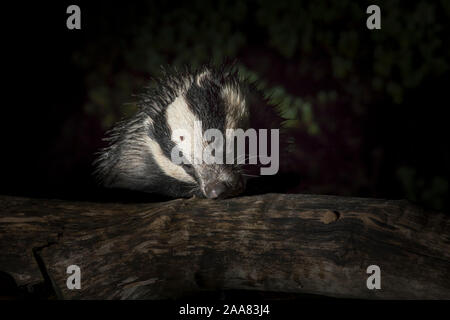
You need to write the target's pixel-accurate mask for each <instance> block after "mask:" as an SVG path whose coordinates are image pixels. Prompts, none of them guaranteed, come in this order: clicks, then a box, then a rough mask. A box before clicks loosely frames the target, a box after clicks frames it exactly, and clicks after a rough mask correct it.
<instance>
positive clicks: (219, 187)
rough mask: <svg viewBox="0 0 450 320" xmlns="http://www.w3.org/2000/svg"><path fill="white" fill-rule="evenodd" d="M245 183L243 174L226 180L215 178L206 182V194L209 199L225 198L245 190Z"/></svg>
mask: <svg viewBox="0 0 450 320" xmlns="http://www.w3.org/2000/svg"><path fill="white" fill-rule="evenodd" d="M244 189H245V184H244V179H243V178H242V176H241V175H234V176H232V177H231V178H230V179H227V180H226V181H221V180H213V181H210V182H209V183H207V184H206V186H205V190H204V194H205V197H206V198H208V199H223V198H228V197H232V196H236V195H238V194H240V193H242V192H244Z"/></svg>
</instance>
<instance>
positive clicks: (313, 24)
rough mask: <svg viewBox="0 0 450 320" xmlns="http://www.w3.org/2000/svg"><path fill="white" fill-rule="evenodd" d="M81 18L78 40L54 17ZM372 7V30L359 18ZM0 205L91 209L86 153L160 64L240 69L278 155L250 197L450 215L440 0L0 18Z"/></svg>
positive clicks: (8, 11) (129, 5) (449, 12)
mask: <svg viewBox="0 0 450 320" xmlns="http://www.w3.org/2000/svg"><path fill="white" fill-rule="evenodd" d="M70 4H78V5H79V6H80V7H81V24H82V29H81V30H67V28H66V19H67V17H68V14H66V8H67V7H68V5H70ZM370 4H378V5H379V6H380V8H381V16H382V20H381V25H382V29H381V30H368V29H367V28H366V19H367V17H368V14H366V8H367V6H368V5H370ZM2 13H3V14H2V16H1V19H0V20H1V30H2V39H1V41H2V55H3V57H4V58H3V59H2V60H3V68H2V77H3V80H4V81H3V84H2V87H3V90H2V98H3V99H2V116H1V128H2V132H1V134H2V140H3V148H2V151H1V152H2V153H1V158H2V164H1V184H0V193H1V194H11V195H21V196H34V197H57V198H67V199H80V200H83V199H89V200H95V199H96V197H97V194H98V193H97V192H98V190H97V189H96V187H95V184H94V183H93V180H92V178H91V173H92V166H91V163H92V160H93V153H94V152H95V151H96V150H97V149H98V148H99V147H100V146H103V143H102V141H101V138H102V136H103V135H104V133H105V131H106V130H107V129H108V128H110V127H111V126H112V124H113V123H114V122H115V121H117V120H118V119H120V118H122V117H124V116H127V115H129V114H131V113H132V112H133V111H134V110H135V108H136V105H135V102H136V98H135V97H134V96H133V95H135V94H138V93H140V92H141V91H142V88H143V86H146V85H148V84H149V79H150V77H152V76H158V74H159V66H160V65H166V64H171V65H184V64H188V65H191V66H194V67H195V66H199V65H201V64H203V63H206V62H209V61H212V62H214V63H215V62H221V61H223V60H224V59H237V60H238V67H239V69H240V71H241V72H242V73H243V74H244V75H246V76H249V77H251V78H252V79H258V80H259V81H260V82H261V84H262V85H263V87H264V88H265V90H266V91H267V92H268V93H270V94H271V95H272V99H273V100H274V102H276V103H277V104H278V105H279V107H278V109H277V110H278V112H279V113H280V115H281V116H282V117H283V119H284V122H283V127H284V130H285V132H286V136H287V137H288V138H287V141H288V144H289V148H288V151H289V153H288V156H284V157H283V158H282V159H280V161H281V168H280V174H279V176H278V177H272V178H271V179H272V180H270V183H267V182H265V181H266V180H264V179H261V180H259V181H258V182H254V183H256V184H259V185H260V187H261V190H264V191H276V192H293V193H320V194H335V195H344V196H363V197H383V198H389V199H399V198H407V199H409V200H411V201H413V202H416V203H418V204H420V205H422V206H424V207H427V208H431V209H435V210H440V211H446V212H448V211H449V202H448V176H449V148H448V133H447V134H446V133H445V132H447V131H448V118H447V115H446V109H447V108H448V107H449V105H450V104H449V92H448V91H449V89H450V86H449V80H450V76H449V75H450V72H449V71H450V48H449V43H450V41H449V34H450V28H449V21H450V1H430V2H426V1H394V0H391V1H370V2H368V1H350V0H348V1H347V0H342V1H323V0H316V1H299V0H295V1H274V0H271V1H264V0H260V1H246V2H240V1H239V2H236V1H185V2H183V3H176V2H169V1H136V2H129V1H116V2H110V1H73V2H69V1H58V2H56V1H55V2H30V3H22V2H21V3H18V4H14V5H12V4H8V5H7V4H4V5H3V4H2Z"/></svg>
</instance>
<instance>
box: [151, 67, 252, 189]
mask: <svg viewBox="0 0 450 320" xmlns="http://www.w3.org/2000/svg"><path fill="white" fill-rule="evenodd" d="M243 91H244V89H243V88H242V86H241V85H240V83H239V81H238V79H237V77H236V76H235V75H230V76H227V75H223V74H221V73H217V74H215V72H214V71H211V70H208V69H204V70H203V71H201V72H198V73H197V74H195V75H193V76H191V77H189V78H186V79H185V85H184V86H183V88H182V89H180V90H178V92H177V94H176V96H175V98H174V99H172V102H171V103H170V104H169V105H168V106H167V107H166V108H164V110H162V112H159V113H158V114H157V115H155V116H154V117H153V119H152V120H151V121H152V124H153V126H152V131H153V132H152V133H151V136H152V138H153V139H151V140H152V141H154V142H157V145H156V144H155V143H153V142H152V143H153V146H152V155H153V158H154V160H155V161H156V163H157V164H158V167H159V168H161V169H162V170H163V171H164V174H166V175H168V176H170V177H172V178H175V179H176V180H178V181H181V182H183V183H186V184H189V185H192V186H193V187H192V194H196V195H200V196H204V197H206V198H224V197H229V196H233V195H237V194H239V193H241V192H243V191H244V188H245V185H244V179H243V178H242V175H241V173H240V167H239V165H237V164H236V163H237V162H233V163H232V164H227V161H225V153H226V152H225V150H226V145H227V144H228V143H231V141H232V140H233V137H232V136H230V133H229V131H230V130H227V129H238V128H242V129H243V130H246V126H247V117H248V110H247V106H246V101H245V94H244V92H243ZM209 129H215V130H218V131H215V132H216V133H217V134H221V136H222V138H223V140H222V141H223V149H221V150H223V154H224V158H223V160H224V161H223V162H222V163H220V162H219V163H217V161H211V158H209V159H208V155H212V156H216V154H215V152H216V151H217V150H218V149H216V150H215V151H212V153H211V152H209V151H210V150H212V148H211V146H212V145H213V144H214V143H218V142H219V141H218V140H216V139H217V138H213V137H211V136H208V133H211V130H209ZM227 131H228V132H227ZM213 132H214V131H213ZM227 133H228V136H227ZM215 146H216V147H217V144H215ZM236 156H237V157H239V156H241V155H237V154H236ZM242 156H243V155H242ZM174 157H178V161H176V160H177V159H174ZM180 159H182V162H181V161H179V160H180ZM215 159H217V158H215ZM180 162H181V163H180ZM228 163H229V162H228Z"/></svg>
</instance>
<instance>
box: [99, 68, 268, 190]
mask: <svg viewBox="0 0 450 320" xmlns="http://www.w3.org/2000/svg"><path fill="white" fill-rule="evenodd" d="M155 83H156V86H155V88H153V89H147V91H146V92H145V93H144V94H142V95H140V101H139V103H138V105H139V109H138V112H137V113H136V114H135V115H133V116H132V117H131V118H129V119H127V120H123V121H121V122H119V123H117V125H115V126H114V127H113V128H112V129H111V130H110V131H109V132H108V133H107V138H106V139H105V140H106V141H107V143H108V145H107V147H106V148H104V149H102V150H101V151H100V152H99V155H98V158H97V159H96V161H95V162H94V165H95V167H96V170H95V175H96V177H97V178H98V180H99V182H100V183H101V184H103V185H104V186H106V187H112V188H122V189H131V190H138V191H143V192H149V193H157V194H163V195H167V196H171V197H191V196H194V195H195V196H197V197H207V198H223V197H229V196H234V195H237V194H239V193H242V192H243V191H244V189H245V179H244V177H243V175H242V166H241V165H236V164H234V165H228V164H205V163H201V164H175V163H173V162H172V161H171V150H172V149H173V148H174V147H176V146H177V144H179V143H180V139H181V140H182V139H183V137H182V136H180V137H173V136H172V133H173V132H174V130H177V129H180V128H182V129H187V130H188V131H192V129H193V126H194V122H195V121H201V123H202V130H203V131H205V130H207V129H209V128H216V129H219V130H220V131H221V132H226V129H237V128H242V129H243V130H246V128H248V127H249V124H250V122H249V119H250V116H251V112H250V104H251V101H250V100H251V99H250V98H249V92H250V91H255V90H256V89H255V86H253V85H252V84H250V83H249V81H247V80H244V79H242V78H240V77H239V75H238V73H237V72H236V70H235V68H234V67H232V66H226V65H224V66H221V67H209V66H208V67H202V68H200V69H197V70H194V71H190V70H188V69H186V70H184V71H177V70H171V69H165V70H163V76H162V77H161V78H160V79H159V80H158V79H157V80H156V81H155ZM258 99H259V97H258ZM259 101H260V103H259V104H260V105H261V103H262V101H263V100H259ZM264 101H265V100H264ZM257 104H258V103H257ZM260 112H262V111H261V110H260ZM203 142H204V143H202V146H205V145H206V144H207V142H205V141H203Z"/></svg>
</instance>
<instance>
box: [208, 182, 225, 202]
mask: <svg viewBox="0 0 450 320" xmlns="http://www.w3.org/2000/svg"><path fill="white" fill-rule="evenodd" d="M225 191H227V187H226V185H225V184H224V183H222V182H211V183H210V184H208V185H207V186H206V187H205V194H206V197H207V198H209V199H216V198H218V197H219V196H220V195H221V194H223V193H225Z"/></svg>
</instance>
